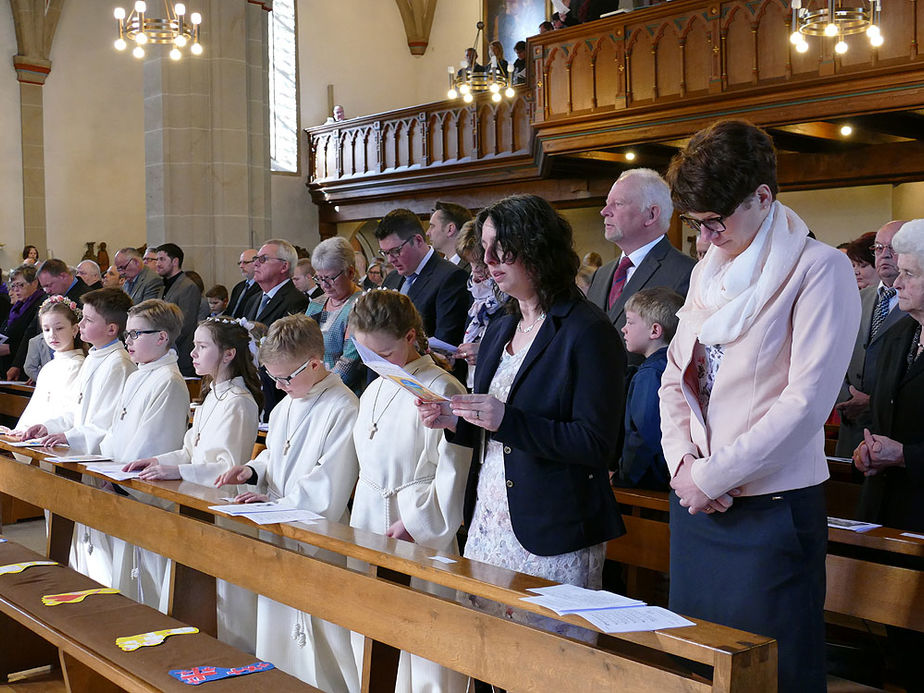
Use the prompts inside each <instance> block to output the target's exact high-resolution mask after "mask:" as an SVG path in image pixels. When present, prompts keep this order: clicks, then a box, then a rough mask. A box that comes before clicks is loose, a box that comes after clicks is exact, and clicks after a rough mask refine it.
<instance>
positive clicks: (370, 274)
mask: <svg viewBox="0 0 924 693" xmlns="http://www.w3.org/2000/svg"><path fill="white" fill-rule="evenodd" d="M384 281H385V266H384V265H383V264H382V262H381V261H380V260H376V261H375V262H373V263H372V264H371V265H369V269H368V270H367V271H366V278H365V279H363V283H362V288H363V289H365V290H367V291H368V290H369V289H378V288H379V287H380V286H382V282H384Z"/></svg>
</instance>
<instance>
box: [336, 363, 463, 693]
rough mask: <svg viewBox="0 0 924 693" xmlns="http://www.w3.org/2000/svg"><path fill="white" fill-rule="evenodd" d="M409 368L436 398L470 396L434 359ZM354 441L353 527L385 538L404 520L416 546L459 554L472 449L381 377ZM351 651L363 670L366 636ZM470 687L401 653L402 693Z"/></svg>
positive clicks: (362, 407) (370, 391)
mask: <svg viewBox="0 0 924 693" xmlns="http://www.w3.org/2000/svg"><path fill="white" fill-rule="evenodd" d="M404 368H405V370H406V371H408V372H409V373H411V374H412V375H414V376H416V377H417V378H418V379H419V380H420V382H422V383H423V384H424V385H426V386H427V387H428V388H429V389H431V390H433V391H434V392H436V393H438V394H441V395H444V396H446V397H451V396H452V395H456V394H465V391H466V390H465V387H464V386H463V385H462V384H461V383H459V381H458V380H456V379H455V378H454V377H452V375H451V374H449V373H448V372H446V371H445V370H444V369H442V368H440V367H439V366H438V365H436V364H435V363H434V362H433V359H432V358H431V357H430V356H421V357H420V358H419V359H417V360H415V361H412V362H411V363H409V364H407V365H406V366H405V367H404ZM373 430H374V431H375V433H374V435H373V433H372V431H373ZM353 441H354V443H355V444H356V454H357V455H358V457H359V483H358V484H357V486H356V493H355V495H354V497H353V513H352V517H351V520H350V525H351V526H353V527H358V528H361V529H366V530H369V531H372V532H376V533H378V534H385V532H386V530H387V529H388V528H389V527H390V526H391V525H392V524H393V523H394V522H395V521H396V520H399V519H400V520H402V521H403V522H404V526H405V528H406V529H407V531H408V533H409V534H410V535H411V536H412V537H413V538H414V541H415V542H416V543H418V544H420V545H422V546H426V547H428V548H431V549H434V550H435V551H450V552H454V553H457V552H458V544H457V542H456V532H457V531H458V529H459V526H460V525H461V524H462V512H463V502H464V495H465V485H466V483H467V481H468V469H469V466H470V464H471V458H472V451H471V449H470V448H466V447H462V446H459V445H455V444H453V443H450V442H449V441H447V440H446V437H445V436H444V435H443V431H442V430H434V429H429V428H425V427H424V426H423V424H422V423H421V422H420V418H419V415H418V412H417V407H416V406H415V405H414V396H413V395H411V394H410V393H409V392H407V391H406V390H404V389H403V388H400V387H399V386H398V385H397V384H395V383H394V382H393V381H391V380H386V379H384V378H378V379H376V380H375V381H374V382H372V383H371V384H370V385H369V387H367V388H366V391H365V392H364V393H363V396H362V398H361V399H360V402H359V418H358V419H357V421H356V428H355V429H354V432H353ZM412 584H413V585H415V586H416V587H418V588H425V589H427V591H428V592H431V593H434V594H439V595H441V596H444V597H446V598H448V599H453V600H454V599H455V598H456V592H455V590H451V589H447V588H442V587H437V586H435V585H431V584H428V583H423V582H418V581H416V580H415V581H413V582H412ZM353 644H354V649H355V650H356V657H357V662H359V663H361V662H362V637H360V636H359V635H358V634H354V638H353ZM360 666H361V665H360ZM467 681H468V679H467V677H465V676H463V675H462V674H459V673H457V672H454V671H451V670H449V669H445V668H443V667H441V666H439V665H438V664H434V663H433V662H431V661H429V660H426V659H424V658H422V657H417V656H415V655H409V654H408V653H407V652H402V653H401V660H400V663H399V665H398V681H397V685H396V690H397V691H401V692H407V693H419V692H420V691H428V692H430V693H447V692H449V691H464V690H465V688H466V684H467Z"/></svg>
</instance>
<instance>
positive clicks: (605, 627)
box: [577, 606, 696, 633]
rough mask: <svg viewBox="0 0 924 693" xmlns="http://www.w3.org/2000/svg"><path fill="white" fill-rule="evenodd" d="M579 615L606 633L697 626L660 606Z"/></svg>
mask: <svg viewBox="0 0 924 693" xmlns="http://www.w3.org/2000/svg"><path fill="white" fill-rule="evenodd" d="M577 615H578V616H580V617H581V618H583V619H584V620H586V621H589V622H590V623H592V624H593V625H594V626H596V627H597V628H598V629H599V630H602V631H603V632H604V633H635V632H640V631H649V630H662V629H664V628H683V627H686V626H695V625H696V624H695V623H693V621H688V620H687V619H685V618H684V617H683V616H680V615H678V614H675V613H674V612H672V611H668V610H667V609H662V608H661V607H660V606H634V607H628V608H625V609H602V610H595V611H582V612H581V613H579V614H577Z"/></svg>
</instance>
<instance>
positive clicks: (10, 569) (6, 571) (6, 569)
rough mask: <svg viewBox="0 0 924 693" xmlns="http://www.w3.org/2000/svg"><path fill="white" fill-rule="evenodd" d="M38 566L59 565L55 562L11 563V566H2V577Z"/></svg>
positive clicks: (0, 570)
mask: <svg viewBox="0 0 924 693" xmlns="http://www.w3.org/2000/svg"><path fill="white" fill-rule="evenodd" d="M36 565H58V564H57V563H55V562H54V561H26V562H25V563H10V564H9V565H0V575H12V574H13V573H21V572H22V571H24V570H25V569H26V568H31V567H32V566H36Z"/></svg>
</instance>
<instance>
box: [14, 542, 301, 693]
mask: <svg viewBox="0 0 924 693" xmlns="http://www.w3.org/2000/svg"><path fill="white" fill-rule="evenodd" d="M43 558H44V557H43V556H40V555H39V554H37V553H35V552H33V551H30V550H29V549H27V548H25V547H23V546H20V545H18V544H15V543H13V542H5V543H0V565H8V564H10V563H21V562H24V561H38V560H42V559H43ZM96 587H101V585H99V584H98V583H96V582H93V580H91V579H90V578H88V577H86V576H84V575H81V574H80V573H78V572H76V571H74V570H71V569H70V568H68V567H66V566H62V565H54V566H35V567H32V568H27V569H26V570H24V571H23V572H21V573H15V574H8V575H0V633H2V646H0V676H2V677H3V680H5V679H6V677H7V676H9V675H10V674H11V673H14V672H18V671H23V670H25V669H31V668H34V667H38V666H44V665H52V666H55V665H60V667H61V670H62V672H63V674H64V680H65V685H66V686H67V690H68V691H87V692H88V693H100V692H103V693H106V692H108V691H120V690H127V691H188V690H189V686H188V685H187V684H184V683H182V682H180V681H178V680H177V679H175V678H173V677H172V676H170V675H169V673H168V672H169V671H170V670H171V669H191V668H192V667H195V666H202V665H214V666H220V667H228V668H230V667H237V666H247V665H249V664H253V663H254V662H255V661H257V660H256V657H254V656H253V655H250V654H247V653H246V652H242V651H240V650H237V649H235V648H233V647H231V646H229V645H225V644H224V643H221V642H219V641H218V640H216V639H215V638H213V637H210V636H208V635H206V634H204V633H196V634H192V635H175V636H171V637H168V638H167V639H166V640H165V641H164V643H163V644H161V645H158V646H156V647H142V648H139V649H138V650H135V651H134V652H123V651H122V650H120V649H119V648H118V647H117V646H116V638H118V637H122V636H128V635H139V634H141V633H147V632H149V631H154V630H163V629H167V628H181V627H183V626H184V625H187V624H184V623H181V622H180V621H177V620H176V619H174V618H171V617H170V616H165V615H164V614H162V613H160V612H159V611H156V610H155V609H151V608H148V607H146V606H142V605H141V604H138V603H136V602H134V601H132V600H131V599H128V598H127V597H124V596H122V595H121V594H104V595H91V596H88V597H86V598H85V599H84V600H83V601H82V602H79V603H75V604H62V605H59V606H50V607H49V606H44V605H43V604H42V596H44V595H47V594H62V593H65V592H75V591H79V590H86V589H93V588H96ZM207 685H208V690H210V691H211V690H214V691H216V692H218V691H227V692H229V693H230V692H231V691H252V690H273V691H274V692H281V691H301V692H308V691H316V690H317V689H315V688H314V687H312V686H309V685H307V684H305V683H302V682H301V681H299V680H298V679H296V678H293V677H292V676H289V675H288V674H285V673H283V672H282V671H279V670H278V669H272V670H269V671H265V672H260V673H256V674H250V675H248V676H240V677H234V678H228V679H222V680H219V681H213V682H209V683H208V684H207Z"/></svg>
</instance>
